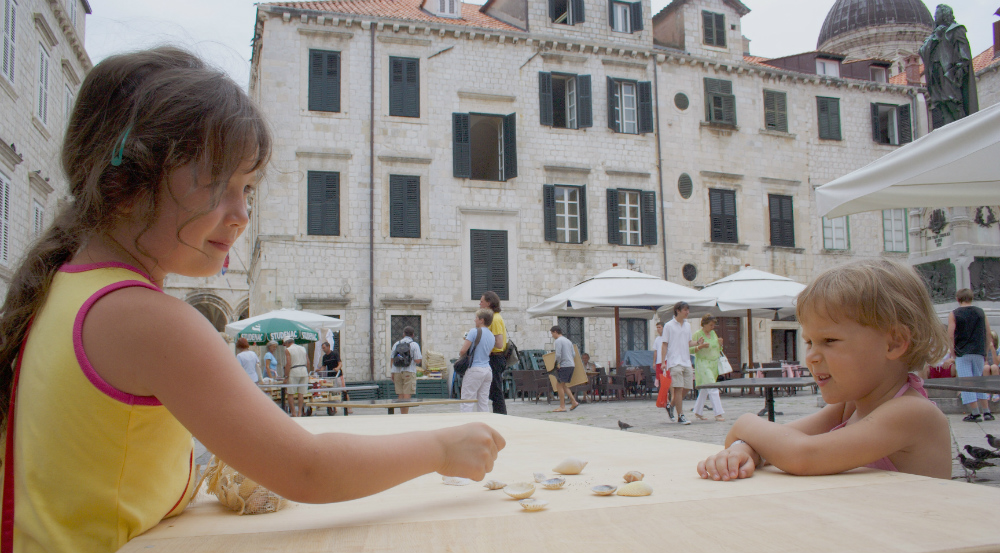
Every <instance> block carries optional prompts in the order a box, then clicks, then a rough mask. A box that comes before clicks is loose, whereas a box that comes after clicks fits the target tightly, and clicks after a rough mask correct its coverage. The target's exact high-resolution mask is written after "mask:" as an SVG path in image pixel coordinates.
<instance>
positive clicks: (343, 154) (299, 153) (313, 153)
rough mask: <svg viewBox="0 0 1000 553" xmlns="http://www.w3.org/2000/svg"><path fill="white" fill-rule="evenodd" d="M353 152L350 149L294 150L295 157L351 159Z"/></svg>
mask: <svg viewBox="0 0 1000 553" xmlns="http://www.w3.org/2000/svg"><path fill="white" fill-rule="evenodd" d="M353 156H354V154H353V153H352V152H351V151H350V150H345V149H338V150H295V157H318V158H326V159H351V157H353Z"/></svg>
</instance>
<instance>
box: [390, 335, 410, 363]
mask: <svg viewBox="0 0 1000 553" xmlns="http://www.w3.org/2000/svg"><path fill="white" fill-rule="evenodd" d="M412 343H413V342H404V341H402V340H400V341H399V342H396V347H395V348H393V350H392V366H393V367H409V366H410V363H413V352H412V351H410V344H412Z"/></svg>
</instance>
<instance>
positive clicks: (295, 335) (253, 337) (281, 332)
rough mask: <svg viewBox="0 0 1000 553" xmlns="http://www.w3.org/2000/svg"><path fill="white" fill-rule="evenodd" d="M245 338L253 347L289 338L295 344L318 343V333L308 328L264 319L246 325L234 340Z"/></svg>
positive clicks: (279, 320)
mask: <svg viewBox="0 0 1000 553" xmlns="http://www.w3.org/2000/svg"><path fill="white" fill-rule="evenodd" d="M240 338H246V339H247V342H250V343H251V344H253V345H263V344H266V343H268V342H269V341H271V340H274V341H275V342H278V343H279V344H280V343H282V342H284V341H285V340H286V339H288V338H291V339H292V340H294V341H295V343H296V344H308V343H309V342H318V341H319V332H316V331H315V330H313V329H312V328H309V327H308V326H306V325H304V324H302V323H300V322H296V321H290V320H288V319H265V320H263V321H257V322H255V323H254V324H252V325H248V326H247V327H246V328H244V329H243V330H241V331H240V332H239V334H237V335H236V339H237V340H238V339H240Z"/></svg>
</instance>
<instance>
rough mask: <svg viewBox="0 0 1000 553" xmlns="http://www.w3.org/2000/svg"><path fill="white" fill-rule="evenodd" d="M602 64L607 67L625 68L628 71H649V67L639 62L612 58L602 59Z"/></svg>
mask: <svg viewBox="0 0 1000 553" xmlns="http://www.w3.org/2000/svg"><path fill="white" fill-rule="evenodd" d="M601 63H603V64H604V65H605V66H606V67H625V68H628V69H647V68H648V65H646V64H645V63H643V62H639V61H623V60H616V59H610V58H601Z"/></svg>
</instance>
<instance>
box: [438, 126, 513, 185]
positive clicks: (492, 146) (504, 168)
mask: <svg viewBox="0 0 1000 553" xmlns="http://www.w3.org/2000/svg"><path fill="white" fill-rule="evenodd" d="M516 120H517V114H516V113H511V114H509V115H493V114H485V113H453V114H452V157H453V174H454V176H455V177H456V178H466V179H474V180H489V181H507V180H510V179H512V178H514V177H516V176H517V132H516Z"/></svg>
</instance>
